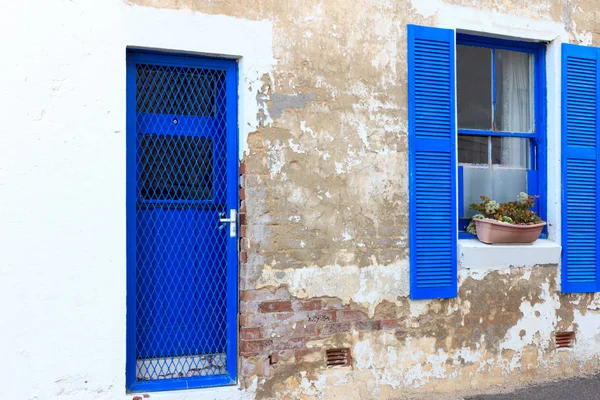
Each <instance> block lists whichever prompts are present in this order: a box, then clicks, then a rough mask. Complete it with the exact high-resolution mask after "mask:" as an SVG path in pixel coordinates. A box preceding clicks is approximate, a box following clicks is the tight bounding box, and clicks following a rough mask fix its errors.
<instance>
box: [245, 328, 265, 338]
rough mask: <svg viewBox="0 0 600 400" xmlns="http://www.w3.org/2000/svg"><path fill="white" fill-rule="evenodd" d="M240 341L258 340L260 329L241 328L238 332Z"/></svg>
mask: <svg viewBox="0 0 600 400" xmlns="http://www.w3.org/2000/svg"><path fill="white" fill-rule="evenodd" d="M240 333H241V336H242V339H260V338H261V334H260V328H242V329H241V330H240Z"/></svg>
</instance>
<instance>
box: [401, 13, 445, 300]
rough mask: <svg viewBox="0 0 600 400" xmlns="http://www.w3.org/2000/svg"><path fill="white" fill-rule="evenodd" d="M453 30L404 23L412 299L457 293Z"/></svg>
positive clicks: (440, 296) (439, 296) (442, 296)
mask: <svg viewBox="0 0 600 400" xmlns="http://www.w3.org/2000/svg"><path fill="white" fill-rule="evenodd" d="M454 47H455V45H454V31H452V30H446V29H437V28H428V27H422V26H415V25H409V26H408V60H409V61H408V75H409V79H408V80H409V84H408V92H409V102H408V107H409V167H410V265H411V289H410V297H411V298H412V299H432V298H449V297H456V291H457V282H456V281H457V279H456V245H457V243H456V238H457V215H456V193H455V192H456V155H455V152H456V124H455V117H454V115H455V110H456V106H455V104H454V102H455V100H454V99H455V94H454V90H455V89H454V87H455V72H454Z"/></svg>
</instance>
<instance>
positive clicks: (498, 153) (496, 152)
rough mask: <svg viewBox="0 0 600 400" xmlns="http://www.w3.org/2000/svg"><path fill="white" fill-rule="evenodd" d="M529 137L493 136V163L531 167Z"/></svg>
mask: <svg viewBox="0 0 600 400" xmlns="http://www.w3.org/2000/svg"><path fill="white" fill-rule="evenodd" d="M528 160H529V139H525V138H515V137H492V163H493V164H497V165H501V166H506V167H512V168H528V167H529V162H528Z"/></svg>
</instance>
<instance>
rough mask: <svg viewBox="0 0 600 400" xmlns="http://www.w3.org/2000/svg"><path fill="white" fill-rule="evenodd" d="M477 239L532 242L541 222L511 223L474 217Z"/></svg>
mask: <svg viewBox="0 0 600 400" xmlns="http://www.w3.org/2000/svg"><path fill="white" fill-rule="evenodd" d="M474 221H475V228H476V229H477V239H479V240H480V241H482V242H483V243H488V244H494V243H533V242H535V241H536V240H537V238H538V237H540V233H541V232H542V228H543V227H544V225H546V223H545V222H541V223H539V224H535V225H512V224H507V223H504V222H498V221H493V220H490V219H476V220H474Z"/></svg>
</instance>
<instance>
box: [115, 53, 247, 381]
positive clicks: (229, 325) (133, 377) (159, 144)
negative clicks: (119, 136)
mask: <svg viewBox="0 0 600 400" xmlns="http://www.w3.org/2000/svg"><path fill="white" fill-rule="evenodd" d="M237 138H238V135H237V62H236V61H235V60H223V59H213V58H206V57H192V56H183V55H173V54H161V53H155V52H144V51H128V53H127V143H126V144H127V188H126V192H127V206H126V207H127V355H126V357H127V365H126V387H127V390H129V391H132V392H139V391H161V390H174V389H187V388H199V387H210V386H222V385H231V384H235V383H236V380H237V302H238V296H237V282H238V275H237V271H238V259H237V257H238V254H237V238H236V237H235V236H236V235H235V233H230V230H229V229H222V228H224V227H223V226H222V224H221V222H222V221H220V219H221V218H223V217H224V216H225V215H227V216H229V215H235V214H234V213H235V212H236V210H237V206H238V190H239V187H238V178H239V175H238V142H237Z"/></svg>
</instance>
